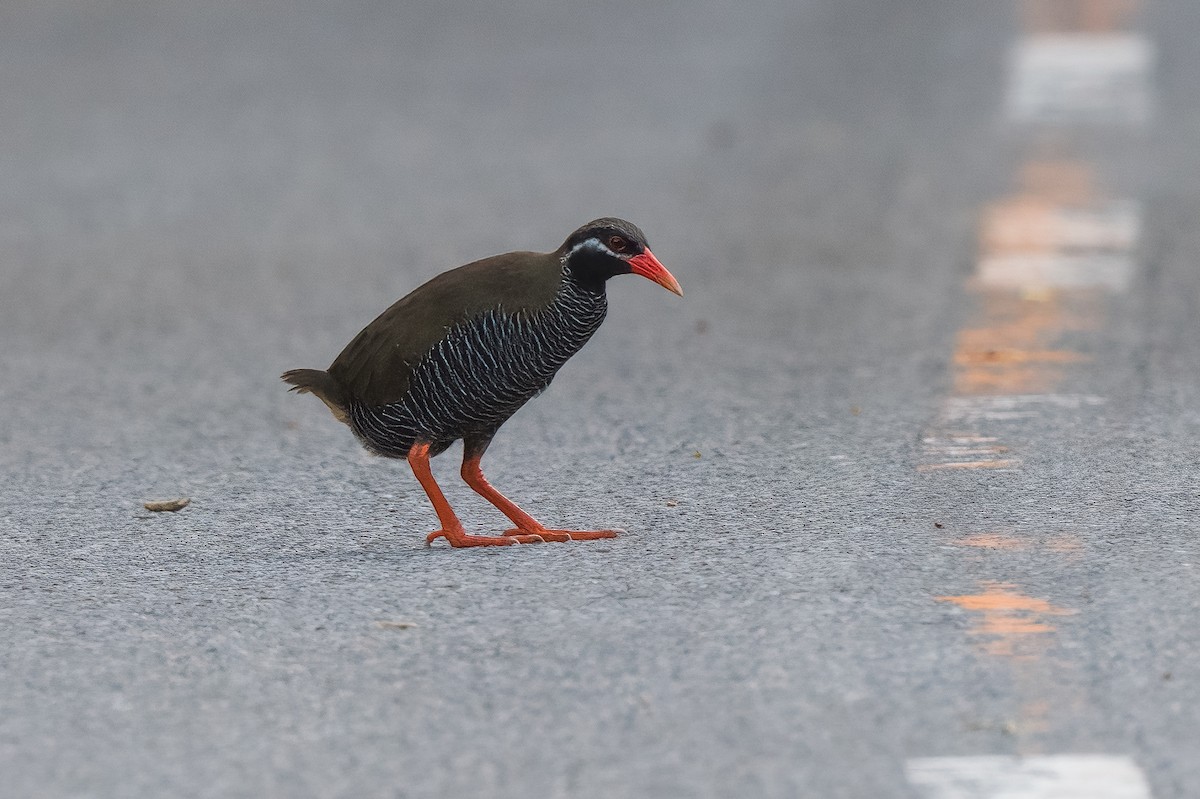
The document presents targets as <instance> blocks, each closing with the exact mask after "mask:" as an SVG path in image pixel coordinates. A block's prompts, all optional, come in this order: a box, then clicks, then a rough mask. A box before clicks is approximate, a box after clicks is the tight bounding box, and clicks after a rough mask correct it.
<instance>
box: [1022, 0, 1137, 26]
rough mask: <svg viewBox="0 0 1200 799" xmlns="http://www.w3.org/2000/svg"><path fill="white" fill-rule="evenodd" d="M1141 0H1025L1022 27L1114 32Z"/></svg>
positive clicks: (1124, 22) (1133, 11)
mask: <svg viewBox="0 0 1200 799" xmlns="http://www.w3.org/2000/svg"><path fill="white" fill-rule="evenodd" d="M1139 7H1141V2H1140V0H1022V3H1021V22H1022V27H1024V28H1025V30H1026V31H1028V32H1030V33H1090V34H1096V33H1112V32H1114V31H1118V30H1121V29H1123V28H1125V27H1126V26H1127V25H1128V24H1129V21H1130V18H1131V17H1132V16H1133V15H1134V13H1136V12H1137V10H1138V8H1139Z"/></svg>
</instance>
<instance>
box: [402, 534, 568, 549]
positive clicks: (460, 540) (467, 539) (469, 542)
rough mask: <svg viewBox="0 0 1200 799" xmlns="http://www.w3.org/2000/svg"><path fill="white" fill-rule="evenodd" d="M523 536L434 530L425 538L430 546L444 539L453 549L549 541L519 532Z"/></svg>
mask: <svg viewBox="0 0 1200 799" xmlns="http://www.w3.org/2000/svg"><path fill="white" fill-rule="evenodd" d="M518 532H520V533H521V535H502V536H495V535H470V534H468V533H464V532H462V531H461V530H450V531H447V530H434V531H433V532H432V533H430V534H429V535H427V536H425V545H426V546H428V545H430V544H432V543H433V542H434V541H436V540H438V539H439V538H444V539H446V541H447V542H448V543H449V544H450V546H452V547H505V546H511V545H512V544H544V543H546V541H547V540H549V539H546V538H543V537H542V536H540V535H537V534H531V533H527V532H525V531H523V530H522V531H518Z"/></svg>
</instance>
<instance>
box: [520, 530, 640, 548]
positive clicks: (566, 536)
mask: <svg viewBox="0 0 1200 799" xmlns="http://www.w3.org/2000/svg"><path fill="white" fill-rule="evenodd" d="M618 532H623V531H618V530H546V529H544V528H537V529H528V530H527V529H524V528H521V527H514V528H512V529H511V530H505V531H504V533H503V535H504V537H505V538H521V537H523V536H530V535H533V536H537V537H539V538H541V539H542V540H543V541H552V542H554V543H559V544H561V543H563V542H566V541H596V540H598V539H601V538H616V537H617V533H618Z"/></svg>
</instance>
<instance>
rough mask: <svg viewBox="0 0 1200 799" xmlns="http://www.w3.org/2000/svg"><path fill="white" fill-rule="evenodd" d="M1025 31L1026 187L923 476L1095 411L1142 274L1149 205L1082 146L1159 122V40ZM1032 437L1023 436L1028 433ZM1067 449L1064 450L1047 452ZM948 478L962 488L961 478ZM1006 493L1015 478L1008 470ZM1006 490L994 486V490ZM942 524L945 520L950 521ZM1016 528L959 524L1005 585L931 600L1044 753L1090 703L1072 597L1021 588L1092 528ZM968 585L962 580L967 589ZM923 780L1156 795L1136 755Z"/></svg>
mask: <svg viewBox="0 0 1200 799" xmlns="http://www.w3.org/2000/svg"><path fill="white" fill-rule="evenodd" d="M1018 7H1019V9H1020V11H1021V12H1022V19H1023V22H1024V25H1025V35H1024V36H1023V37H1021V38H1020V39H1018V40H1017V41H1015V42H1014V44H1013V46H1012V48H1011V51H1010V57H1009V61H1008V75H1007V94H1006V96H1005V103H1004V109H1003V110H1004V118H1005V120H1006V121H1007V122H1008V123H1009V124H1010V127H1011V129H1012V130H1013V131H1015V132H1016V133H1018V134H1021V135H1025V136H1028V137H1029V143H1030V145H1031V151H1030V156H1029V157H1028V158H1027V160H1026V161H1025V162H1024V163H1023V164H1022V166H1021V168H1020V170H1019V174H1018V175H1017V179H1016V181H1015V183H1016V189H1015V191H1013V192H1012V193H1010V194H1007V195H1005V196H1002V197H999V198H998V199H997V200H996V201H995V202H992V203H990V204H988V205H987V206H985V207H984V208H983V209H982V210H981V213H980V219H979V235H978V243H979V252H978V255H977V258H976V262H975V270H974V273H973V275H972V277H971V278H970V280H969V281H968V283H967V287H966V291H967V296H968V299H969V301H970V302H971V303H972V308H971V311H970V312H969V314H968V317H967V318H968V322H967V323H966V324H965V325H963V327H962V328H961V329H960V330H959V332H958V335H957V338H956V341H955V350H954V355H953V358H952V361H951V365H950V369H951V376H952V378H953V385H952V388H951V390H950V391H949V392H948V394H947V396H945V397H944V399H943V400H942V402H941V403H940V405H939V407H938V410H937V411H936V414H935V416H934V418H933V419H932V420H931V422H930V424H929V425H928V426H927V427H926V429H925V430H924V431H923V432H922V434H921V436H920V438H919V443H918V452H917V456H916V464H915V467H916V470H917V471H918V472H920V473H924V474H926V475H927V477H926V479H928V480H944V481H949V480H952V479H955V478H954V477H953V475H954V474H955V473H963V472H966V471H970V470H994V471H995V472H998V473H1001V474H1003V473H1006V472H1010V473H1011V472H1020V471H1021V470H1022V469H1023V468H1024V464H1025V462H1026V461H1028V460H1029V459H1030V458H1029V456H1030V453H1029V452H1028V451H1023V448H1024V447H1030V446H1034V445H1035V444H1037V443H1040V442H1042V441H1045V440H1046V438H1045V436H1044V435H1042V434H1041V433H1039V432H1038V431H1037V430H1036V429H1035V430H1033V431H1030V423H1031V422H1032V423H1034V424H1038V423H1040V424H1042V425H1043V427H1046V426H1049V425H1051V424H1052V423H1054V422H1056V421H1057V420H1058V419H1059V418H1060V417H1061V416H1062V415H1064V414H1066V415H1070V416H1071V418H1072V421H1073V422H1076V423H1078V422H1079V421H1081V420H1083V419H1086V418H1088V416H1089V414H1091V413H1093V411H1094V409H1095V408H1098V407H1100V406H1102V405H1103V404H1104V403H1105V398H1104V397H1102V396H1098V395H1096V394H1093V393H1090V392H1088V391H1087V390H1086V388H1087V386H1088V385H1089V383H1090V382H1091V381H1094V379H1095V376H1096V374H1097V365H1096V363H1095V362H1094V359H1095V357H1096V356H1095V354H1094V353H1096V352H1100V351H1103V350H1102V348H1101V346H1100V344H1102V342H1103V339H1102V337H1101V336H1100V335H1099V332H1100V331H1103V329H1104V328H1105V326H1106V325H1107V324H1108V322H1109V320H1110V318H1111V316H1112V314H1111V312H1110V308H1111V306H1112V305H1113V303H1114V298H1115V297H1117V296H1119V295H1121V294H1123V293H1124V292H1126V291H1128V289H1129V287H1130V286H1131V285H1132V283H1133V281H1134V280H1135V278H1136V273H1137V259H1136V252H1137V248H1138V244H1139V241H1140V239H1141V238H1142V235H1143V233H1142V230H1143V210H1142V207H1141V205H1140V204H1139V203H1137V202H1136V201H1135V200H1133V199H1130V198H1129V197H1125V196H1121V194H1119V193H1115V194H1114V193H1110V191H1109V188H1110V187H1109V186H1108V185H1106V183H1107V181H1105V180H1102V179H1101V175H1100V171H1101V169H1102V168H1103V166H1104V165H1103V163H1101V162H1099V161H1097V160H1095V159H1089V158H1084V157H1082V156H1080V155H1077V154H1074V155H1073V153H1075V152H1076V151H1078V152H1085V151H1086V150H1085V147H1083V146H1080V145H1087V144H1089V143H1090V142H1089V141H1088V138H1087V134H1088V131H1090V130H1092V129H1095V128H1096V127H1100V128H1102V129H1104V130H1105V138H1104V139H1102V140H1100V141H1101V143H1108V144H1111V143H1113V141H1114V140H1115V139H1114V137H1113V134H1114V133H1121V132H1122V131H1124V132H1128V131H1131V130H1137V129H1140V128H1141V127H1143V126H1144V125H1146V124H1148V123H1149V122H1151V121H1152V117H1153V111H1154V108H1153V105H1154V98H1153V92H1152V89H1153V86H1152V79H1153V71H1154V68H1155V61H1156V58H1157V56H1156V52H1155V48H1154V46H1153V44H1152V43H1151V42H1149V40H1147V39H1146V38H1145V37H1143V36H1141V35H1140V34H1138V33H1136V32H1135V31H1134V30H1133V29H1132V28H1133V18H1134V16H1135V14H1136V13H1137V12H1138V11H1139V10H1140V9H1141V3H1140V2H1139V0H1020V2H1019V4H1018ZM1018 431H1029V432H1025V435H1026V441H1025V442H1020V441H1016V442H1014V441H1013V439H1014V438H1015V437H1016V436H1017V435H1018ZM1048 454H1053V453H1048ZM948 484H949V483H948ZM993 485H994V487H996V488H999V489H1001V490H1002V489H1003V488H1004V487H1005V485H1006V481H1004V480H1003V478H1002V479H1001V480H998V481H997V482H995V483H994V484H993ZM989 487H993V486H989ZM938 526H939V527H941V526H942V525H940V524H939V525H938ZM1044 532H1045V531H1042V535H1039V531H1030V532H1024V531H1021V532H1018V531H1016V530H1011V529H999V530H997V529H995V528H992V529H986V528H985V529H984V530H969V529H968V530H965V531H960V533H959V535H958V537H957V538H956V539H954V540H950V541H948V542H947V543H949V544H951V545H953V546H957V547H962V549H961V550H959V551H960V553H961V554H960V557H961V558H962V559H963V561H964V563H971V564H973V568H974V569H976V570H978V569H980V568H984V569H986V571H985V572H984V573H985V574H989V576H990V577H991V579H978V580H976V581H975V588H974V589H970V588H968V589H966V591H963V592H962V593H957V592H956V593H951V592H949V591H948V592H946V595H943V596H938V597H935V599H936V600H937V601H939V602H942V603H945V604H946V605H953V606H954V607H956V608H958V609H959V610H960V611H961V613H963V614H966V617H967V619H968V620H969V625H968V626H967V628H966V640H967V641H968V642H969V643H970V644H971V646H972V647H973V648H974V649H975V651H976V652H978V653H979V654H980V656H981V657H982V658H985V659H987V660H989V661H990V662H992V663H1003V664H1004V665H1005V666H1006V669H1005V675H1006V680H1007V681H1009V682H1010V683H1011V685H1010V686H1009V688H1008V689H1007V695H1008V696H1009V697H1010V698H1011V701H1010V702H1009V703H1007V707H1006V708H1005V711H1004V715H1003V716H1001V717H1000V718H998V719H996V718H993V719H982V720H980V721H979V722H978V723H979V724H981V725H982V726H981V728H999V729H1003V730H1004V731H1005V732H1006V733H1007V734H1009V735H1011V736H1012V737H1013V741H1014V745H1015V748H1016V750H1017V751H1018V752H1021V753H1028V752H1039V751H1040V750H1041V749H1042V748H1043V747H1044V746H1046V745H1047V743H1048V742H1049V741H1051V740H1053V738H1052V736H1053V734H1054V733H1055V732H1056V731H1058V730H1061V729H1063V728H1064V726H1065V725H1071V724H1085V723H1087V721H1088V718H1089V715H1094V711H1093V710H1092V708H1091V707H1090V703H1089V702H1088V701H1087V696H1086V695H1085V694H1084V693H1083V692H1082V691H1081V690H1080V689H1079V688H1078V687H1077V686H1078V684H1079V683H1080V682H1081V679H1082V678H1081V677H1080V676H1079V675H1075V676H1071V674H1070V673H1071V672H1073V671H1077V670H1078V669H1077V667H1076V666H1074V664H1073V661H1072V660H1071V659H1070V658H1068V657H1066V656H1065V652H1064V647H1063V643H1062V640H1061V637H1060V633H1059V627H1060V626H1064V625H1067V624H1068V623H1069V622H1070V620H1071V619H1073V618H1077V617H1078V613H1079V611H1077V610H1075V609H1074V608H1070V607H1067V606H1065V604H1064V603H1063V602H1062V598H1061V597H1054V598H1053V599H1052V598H1049V597H1039V596H1035V595H1034V593H1035V590H1034V589H1031V588H1028V587H1024V586H1022V585H1021V584H1020V583H1019V580H1020V577H1021V575H1024V574H1026V573H1027V570H1028V561H1029V559H1030V558H1031V557H1038V556H1041V557H1046V556H1053V558H1054V559H1055V560H1056V562H1057V563H1060V564H1063V565H1065V564H1068V563H1070V562H1071V561H1072V560H1074V559H1077V558H1078V557H1079V556H1080V554H1081V553H1082V551H1083V549H1084V545H1083V540H1082V539H1081V537H1080V536H1078V535H1076V534H1073V533H1070V532H1058V533H1055V534H1053V535H1050V536H1045V535H1044ZM960 590H961V589H960ZM906 774H907V776H908V781H909V783H910V784H911V785H912V786H913V787H914V788H916V789H917V790H918V792H919V793H920V795H921V796H923V797H925V799H1051V798H1052V797H1053V799H1150V796H1151V794H1150V788H1149V785H1148V783H1147V781H1146V778H1145V776H1144V774H1143V773H1142V771H1141V769H1140V768H1138V766H1137V765H1136V764H1135V763H1134V762H1133V760H1131V759H1130V758H1129V757H1126V756H1122V755H1108V754H1096V755H1078V754H1060V755H1047V756H1004V755H1001V756H994V755H985V756H970V757H923V758H914V759H911V760H909V761H907V764H906Z"/></svg>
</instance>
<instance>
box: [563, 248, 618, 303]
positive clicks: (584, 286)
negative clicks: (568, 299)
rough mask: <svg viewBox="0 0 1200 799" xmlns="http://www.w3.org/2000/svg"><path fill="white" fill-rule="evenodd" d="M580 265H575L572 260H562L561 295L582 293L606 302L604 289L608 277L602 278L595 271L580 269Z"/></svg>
mask: <svg viewBox="0 0 1200 799" xmlns="http://www.w3.org/2000/svg"><path fill="white" fill-rule="evenodd" d="M580 266H581V265H580V264H577V263H574V262H573V260H572V259H571V258H563V259H562V287H561V288H560V289H559V291H560V293H562V292H569V293H581V294H586V295H593V296H595V297H597V298H599V299H600V301H602V302H603V301H604V300H605V291H604V287H605V284H606V282H607V280H606V277H601V276H600V275H598V274H596V273H595V272H594V271H593V270H589V269H587V268H582V269H581V268H580Z"/></svg>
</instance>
